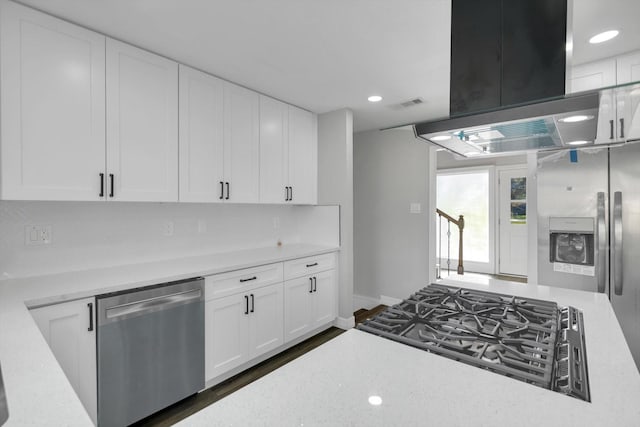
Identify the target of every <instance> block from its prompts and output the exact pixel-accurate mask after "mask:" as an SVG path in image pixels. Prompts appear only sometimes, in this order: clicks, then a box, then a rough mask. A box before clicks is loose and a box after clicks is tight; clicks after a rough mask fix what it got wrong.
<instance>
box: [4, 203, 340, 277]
mask: <svg viewBox="0 0 640 427" xmlns="http://www.w3.org/2000/svg"><path fill="white" fill-rule="evenodd" d="M337 212H338V209H337V207H304V206H276V205H232V204H229V205H214V204H186V203H180V204H179V203H104V202H18V201H2V202H0V274H2V276H1V277H0V279H6V278H12V277H26V276H34V275H41V274H53V273H58V272H63V271H72V270H85V269H90V268H100V267H110V266H116V265H123V264H133V263H139V262H146V261H158V260H163V259H169V258H177V257H185V256H192V255H202V254H208V253H217V252H227V251H234V250H242V249H247V248H252V247H268V246H275V245H276V244H277V241H278V240H281V241H282V243H283V244H284V245H286V244H291V243H298V242H301V241H302V242H310V243H319V244H328V245H329V244H333V245H336V244H337V241H338V230H337ZM167 221H172V222H173V224H174V233H173V235H172V236H165V235H164V230H165V223H166V222H167ZM199 223H200V226H201V228H200V230H199ZM29 225H51V226H52V227H53V233H52V234H53V240H52V243H51V244H49V245H42V246H26V245H25V227H26V226H29ZM202 226H204V229H203V228H202ZM318 230H321V232H319V231H318Z"/></svg>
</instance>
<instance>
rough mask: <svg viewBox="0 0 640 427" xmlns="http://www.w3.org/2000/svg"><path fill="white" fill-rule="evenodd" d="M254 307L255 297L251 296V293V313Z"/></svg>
mask: <svg viewBox="0 0 640 427" xmlns="http://www.w3.org/2000/svg"><path fill="white" fill-rule="evenodd" d="M254 308H255V298H254V297H253V294H251V312H252V313H253V311H254Z"/></svg>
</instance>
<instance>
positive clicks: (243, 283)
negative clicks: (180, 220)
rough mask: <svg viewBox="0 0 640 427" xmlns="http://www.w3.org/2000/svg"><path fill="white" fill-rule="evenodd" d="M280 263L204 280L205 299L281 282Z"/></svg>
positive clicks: (208, 277)
mask: <svg viewBox="0 0 640 427" xmlns="http://www.w3.org/2000/svg"><path fill="white" fill-rule="evenodd" d="M282 280H283V276H282V263H281V262H278V263H275V264H268V265H262V266H260V267H253V268H246V269H244V270H236V271H230V272H229V273H222V274H215V275H213V276H207V277H205V278H204V283H205V285H204V286H205V299H206V300H211V299H215V298H221V297H224V296H227V295H232V294H235V293H237V292H243V291H247V290H250V289H255V288H259V287H261V286H265V285H271V284H273V283H278V282H282Z"/></svg>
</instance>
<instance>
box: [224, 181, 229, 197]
mask: <svg viewBox="0 0 640 427" xmlns="http://www.w3.org/2000/svg"><path fill="white" fill-rule="evenodd" d="M226 184H227V197H225V200H229V183H228V182H227V183H226Z"/></svg>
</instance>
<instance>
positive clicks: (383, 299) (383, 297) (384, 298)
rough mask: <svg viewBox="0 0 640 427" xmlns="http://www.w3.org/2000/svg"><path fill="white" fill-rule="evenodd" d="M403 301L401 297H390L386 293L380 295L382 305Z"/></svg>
mask: <svg viewBox="0 0 640 427" xmlns="http://www.w3.org/2000/svg"><path fill="white" fill-rule="evenodd" d="M401 302H402V300H401V299H399V298H393V297H388V296H386V295H380V304H382V305H396V304H400V303H401Z"/></svg>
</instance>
